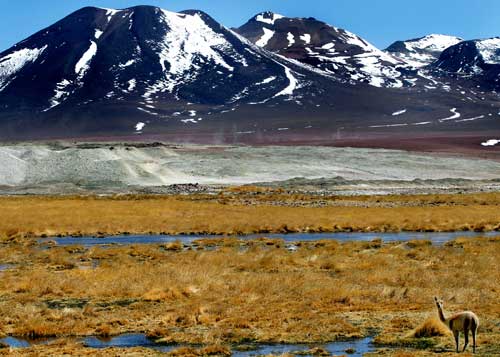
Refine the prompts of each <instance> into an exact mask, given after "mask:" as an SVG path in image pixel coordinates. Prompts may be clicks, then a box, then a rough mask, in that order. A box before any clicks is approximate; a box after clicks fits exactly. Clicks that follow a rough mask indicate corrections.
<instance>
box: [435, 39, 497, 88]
mask: <svg viewBox="0 0 500 357" xmlns="http://www.w3.org/2000/svg"><path fill="white" fill-rule="evenodd" d="M433 67H434V68H437V69H438V70H440V71H441V73H439V75H441V76H450V75H453V76H454V77H456V78H462V79H465V80H468V81H470V82H471V83H472V84H474V85H477V84H478V83H479V85H480V87H481V88H482V89H485V88H486V89H489V90H497V91H498V90H500V37H496V38H489V39H483V40H472V41H463V42H461V43H459V44H457V45H455V46H452V47H450V48H448V49H446V50H445V51H444V52H443V53H442V54H441V56H440V57H439V59H438V60H437V61H436V62H435V63H434V64H433ZM443 72H444V73H443ZM472 79H473V81H472Z"/></svg>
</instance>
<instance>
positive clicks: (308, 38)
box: [300, 33, 311, 45]
mask: <svg viewBox="0 0 500 357" xmlns="http://www.w3.org/2000/svg"><path fill="white" fill-rule="evenodd" d="M300 39H301V40H302V41H304V42H305V43H306V44H307V45H309V44H310V43H311V35H310V34H308V33H305V34H303V35H302V36H300Z"/></svg>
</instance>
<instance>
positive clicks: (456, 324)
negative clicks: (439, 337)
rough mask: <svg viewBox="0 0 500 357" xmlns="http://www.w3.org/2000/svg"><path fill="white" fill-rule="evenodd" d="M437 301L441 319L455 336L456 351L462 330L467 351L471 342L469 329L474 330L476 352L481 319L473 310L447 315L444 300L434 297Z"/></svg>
mask: <svg viewBox="0 0 500 357" xmlns="http://www.w3.org/2000/svg"><path fill="white" fill-rule="evenodd" d="M434 300H435V301H436V306H437V309H438V314H439V319H440V320H441V322H443V323H444V324H445V325H446V326H447V327H449V329H450V330H451V332H453V336H454V338H455V345H456V351H457V353H458V347H459V339H460V332H463V334H464V338H465V344H464V349H463V350H462V352H465V349H466V348H467V345H468V344H469V331H471V332H472V350H473V352H474V353H476V335H477V329H478V328H479V319H478V317H477V316H476V314H474V313H473V312H472V311H463V312H459V313H456V314H454V315H452V316H450V317H446V316H445V315H444V312H443V301H442V300H440V299H438V298H437V297H434Z"/></svg>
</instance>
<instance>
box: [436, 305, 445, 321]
mask: <svg viewBox="0 0 500 357" xmlns="http://www.w3.org/2000/svg"><path fill="white" fill-rule="evenodd" d="M438 313H439V319H440V320H441V321H442V322H445V321H446V317H445V316H444V313H443V309H442V308H441V307H440V306H438Z"/></svg>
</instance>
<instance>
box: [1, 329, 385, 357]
mask: <svg viewBox="0 0 500 357" xmlns="http://www.w3.org/2000/svg"><path fill="white" fill-rule="evenodd" d="M74 340H75V341H80V342H83V344H84V346H86V347H90V348H95V349H103V348H111V347H118V348H133V347H145V348H151V349H154V350H156V351H159V352H169V351H172V350H174V349H176V348H179V347H186V346H185V345H184V346H183V345H162V344H159V343H156V342H155V341H154V340H153V339H150V338H148V337H147V336H146V335H144V334H123V335H119V336H115V337H110V338H101V337H96V336H90V337H85V338H81V339H78V338H75V339H74ZM52 341H54V339H52V338H51V339H37V340H30V339H24V338H16V337H6V338H3V339H0V343H4V344H6V345H8V346H9V347H12V348H26V347H30V346H33V345H43V344H48V343H50V342H52ZM372 341H373V338H372V337H366V338H362V339H357V340H350V341H337V342H331V343H327V344H323V345H322V344H258V343H255V344H249V345H244V346H238V345H235V346H232V355H233V356H236V357H252V356H261V355H269V354H274V355H281V354H284V353H294V354H298V355H301V356H311V355H312V353H313V352H312V350H313V349H314V348H317V347H319V348H322V349H325V350H326V351H328V352H329V353H330V354H332V355H337V354H345V353H349V355H350V356H363V354H365V353H368V352H372V351H374V350H375V347H374V346H373V343H372ZM188 347H189V346H188ZM190 347H195V348H196V347H203V346H190Z"/></svg>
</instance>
